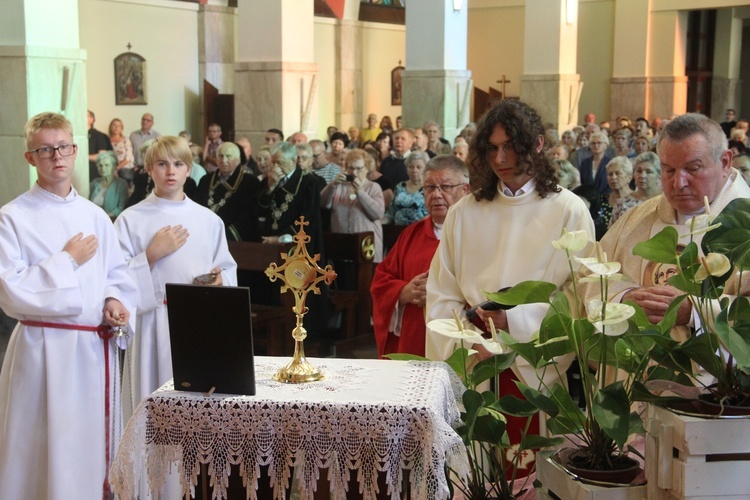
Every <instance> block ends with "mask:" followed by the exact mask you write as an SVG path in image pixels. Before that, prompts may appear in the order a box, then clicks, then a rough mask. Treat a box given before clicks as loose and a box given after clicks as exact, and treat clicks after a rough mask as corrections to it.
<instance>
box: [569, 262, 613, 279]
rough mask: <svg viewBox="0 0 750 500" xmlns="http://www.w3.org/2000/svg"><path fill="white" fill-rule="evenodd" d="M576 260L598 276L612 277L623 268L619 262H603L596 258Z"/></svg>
mask: <svg viewBox="0 0 750 500" xmlns="http://www.w3.org/2000/svg"><path fill="white" fill-rule="evenodd" d="M575 260H576V262H578V263H579V264H581V265H583V266H585V267H586V269H588V270H589V271H591V272H592V273H594V274H596V275H597V276H604V277H610V276H612V275H614V274H615V273H617V272H618V271H620V267H621V266H620V263H619V262H601V261H599V259H597V258H596V257H585V258H580V257H576V258H575Z"/></svg>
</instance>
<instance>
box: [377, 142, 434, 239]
mask: <svg viewBox="0 0 750 500" xmlns="http://www.w3.org/2000/svg"><path fill="white" fill-rule="evenodd" d="M428 161H430V157H429V156H428V155H427V153H425V152H423V151H412V152H411V153H409V154H408V155H406V158H405V159H404V163H405V164H406V173H407V174H408V175H409V179H407V180H405V181H403V182H399V183H398V184H397V185H396V188H395V189H394V190H393V201H391V204H390V206H389V207H388V212H387V213H386V214H385V218H384V219H383V222H384V223H385V224H395V225H397V226H408V225H409V224H411V223H413V222H417V221H418V220H422V219H424V218H425V217H426V216H427V207H426V206H425V201H424V190H423V189H422V186H423V185H424V168H425V166H426V165H427V162H428Z"/></svg>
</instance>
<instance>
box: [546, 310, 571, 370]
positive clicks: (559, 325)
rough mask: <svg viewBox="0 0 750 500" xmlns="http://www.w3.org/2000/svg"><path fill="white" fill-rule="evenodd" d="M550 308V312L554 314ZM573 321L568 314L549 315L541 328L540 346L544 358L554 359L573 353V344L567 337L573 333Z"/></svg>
mask: <svg viewBox="0 0 750 500" xmlns="http://www.w3.org/2000/svg"><path fill="white" fill-rule="evenodd" d="M552 311H553V310H552V308H550V312H552ZM571 327H572V321H571V318H570V316H568V315H566V314H548V315H547V316H546V317H545V318H544V319H543V320H542V324H541V325H540V326H539V344H540V345H539V346H538V347H537V349H540V350H541V351H542V357H543V358H544V359H547V360H551V359H554V358H556V357H559V356H562V355H563V354H567V353H569V352H573V350H574V347H573V343H572V342H570V338H569V337H568V336H567V334H568V332H570V331H571Z"/></svg>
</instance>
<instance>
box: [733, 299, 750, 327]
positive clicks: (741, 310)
mask: <svg viewBox="0 0 750 500" xmlns="http://www.w3.org/2000/svg"><path fill="white" fill-rule="evenodd" d="M728 317H729V318H731V320H732V321H750V300H749V299H748V298H747V297H743V296H739V297H736V298H735V299H734V300H733V301H732V303H731V305H730V306H729V314H728Z"/></svg>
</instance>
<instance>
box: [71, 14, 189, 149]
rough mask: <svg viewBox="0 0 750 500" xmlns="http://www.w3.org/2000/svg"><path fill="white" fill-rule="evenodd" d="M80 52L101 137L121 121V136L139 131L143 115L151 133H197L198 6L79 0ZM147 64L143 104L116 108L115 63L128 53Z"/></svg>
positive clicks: (90, 105) (92, 108)
mask: <svg viewBox="0 0 750 500" xmlns="http://www.w3.org/2000/svg"><path fill="white" fill-rule="evenodd" d="M79 22H80V43H81V48H83V49H86V50H87V52H88V61H87V68H86V74H87V85H88V107H89V109H91V110H92V111H94V113H95V114H96V128H97V129H99V130H101V131H104V132H106V131H107V127H108V126H109V122H110V120H112V119H113V118H120V119H121V120H123V123H124V124H125V133H127V134H129V133H130V132H131V131H133V130H136V129H138V128H139V127H140V124H141V116H142V115H143V113H146V112H148V113H152V114H153V115H154V129H156V130H158V131H159V132H161V133H162V134H170V135H176V134H177V133H179V132H180V131H181V130H184V129H187V130H189V131H190V132H191V133H192V134H193V138H194V140H195V141H196V142H199V141H201V140H202V138H203V134H204V131H202V130H199V127H200V121H199V111H200V109H199V107H200V102H199V95H200V86H201V83H200V82H199V76H198V36H197V33H198V6H197V5H196V4H191V3H186V2H174V1H165V0H149V1H148V2H146V1H142V0H79ZM128 43H130V44H132V48H131V49H130V50H131V51H132V52H135V53H137V54H140V55H141V56H142V57H144V58H145V59H146V64H147V77H146V83H147V102H148V104H147V105H126V106H122V105H121V106H117V105H115V93H114V92H115V91H114V59H115V57H117V56H118V55H120V54H121V53H123V52H127V51H128V48H127V47H126V45H127V44H128Z"/></svg>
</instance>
